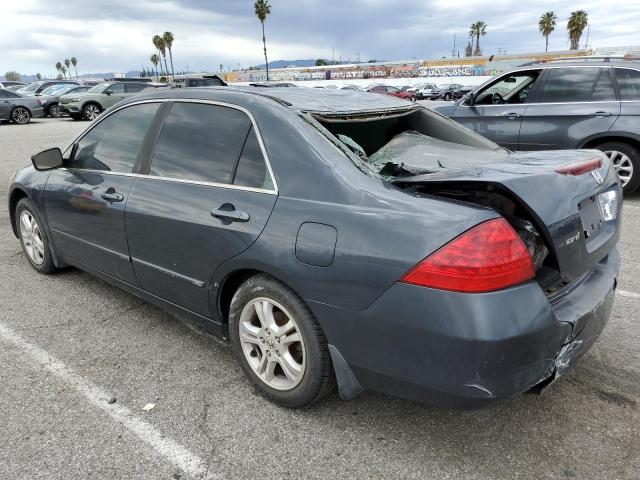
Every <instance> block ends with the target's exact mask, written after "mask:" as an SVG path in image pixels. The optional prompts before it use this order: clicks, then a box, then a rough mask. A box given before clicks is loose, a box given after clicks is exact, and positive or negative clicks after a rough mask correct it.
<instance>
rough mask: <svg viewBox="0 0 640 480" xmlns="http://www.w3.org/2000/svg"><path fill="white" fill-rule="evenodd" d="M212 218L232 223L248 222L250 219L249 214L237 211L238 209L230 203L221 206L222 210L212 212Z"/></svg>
mask: <svg viewBox="0 0 640 480" xmlns="http://www.w3.org/2000/svg"><path fill="white" fill-rule="evenodd" d="M211 216H212V217H215V218H219V219H220V220H228V221H231V222H248V221H249V218H250V217H249V214H248V213H246V212H241V211H240V210H236V207H234V206H233V205H232V204H230V203H225V204H223V205H220V208H218V209H214V210H211Z"/></svg>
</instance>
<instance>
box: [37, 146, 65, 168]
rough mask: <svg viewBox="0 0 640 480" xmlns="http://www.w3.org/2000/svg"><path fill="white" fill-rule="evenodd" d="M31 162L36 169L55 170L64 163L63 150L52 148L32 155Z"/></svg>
mask: <svg viewBox="0 0 640 480" xmlns="http://www.w3.org/2000/svg"><path fill="white" fill-rule="evenodd" d="M31 163H33V166H34V167H35V169H36V170H39V171H43V170H53V169H54V168H60V167H62V166H63V165H64V160H63V158H62V151H60V149H59V148H57V147H56V148H50V149H49V150H44V151H42V152H40V153H36V154H35V155H32V156H31Z"/></svg>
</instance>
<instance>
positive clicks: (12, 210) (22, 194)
mask: <svg viewBox="0 0 640 480" xmlns="http://www.w3.org/2000/svg"><path fill="white" fill-rule="evenodd" d="M23 198H31V197H29V195H28V194H27V191H26V190H23V189H22V188H20V187H17V188H14V189H13V191H12V192H11V195H10V196H9V218H10V220H11V229H12V230H13V234H14V235H15V237H16V238H18V225H17V224H16V207H17V206H18V202H19V201H20V200H22V199H23Z"/></svg>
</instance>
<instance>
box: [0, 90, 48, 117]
mask: <svg viewBox="0 0 640 480" xmlns="http://www.w3.org/2000/svg"><path fill="white" fill-rule="evenodd" d="M0 91H2V92H6V94H0V121H10V120H11V112H12V111H13V109H14V108H16V107H25V108H26V109H27V110H29V112H30V113H31V117H32V118H39V117H44V109H43V108H42V106H41V105H40V104H39V103H38V101H37V100H36V99H35V97H25V96H22V95H20V94H18V93H16V92H11V91H8V90H0ZM4 95H6V96H4Z"/></svg>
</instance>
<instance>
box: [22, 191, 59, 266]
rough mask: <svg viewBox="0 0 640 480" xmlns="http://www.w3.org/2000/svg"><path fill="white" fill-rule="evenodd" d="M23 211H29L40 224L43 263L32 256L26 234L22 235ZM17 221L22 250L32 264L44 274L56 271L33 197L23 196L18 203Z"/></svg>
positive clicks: (39, 232) (39, 233)
mask: <svg viewBox="0 0 640 480" xmlns="http://www.w3.org/2000/svg"><path fill="white" fill-rule="evenodd" d="M23 212H28V213H29V214H30V215H31V217H32V218H33V219H34V220H35V222H36V224H37V226H38V235H39V238H40V239H41V240H42V244H43V253H44V254H43V259H42V262H41V263H37V262H35V261H34V260H33V259H32V258H31V256H30V255H29V253H28V249H27V246H26V245H25V239H24V236H23V235H22V233H23V228H24V226H23V224H22V222H21V216H22V214H23ZM15 221H16V226H17V230H18V236H19V237H20V244H21V245H22V251H23V252H24V256H25V257H26V258H27V260H28V261H29V263H30V264H31V266H32V267H33V268H34V269H35V270H36V271H37V272H39V273H42V274H46V275H48V274H51V273H54V272H55V271H56V270H57V268H56V266H55V264H54V263H53V255H52V254H51V247H50V244H49V238H48V237H47V234H46V232H45V231H44V228H43V226H44V223H43V222H42V218H41V217H40V214H39V213H38V209H37V208H36V206H35V204H34V203H33V202H32V201H31V199H29V198H23V199H22V200H20V201H19V202H18V204H17V205H16V211H15Z"/></svg>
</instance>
